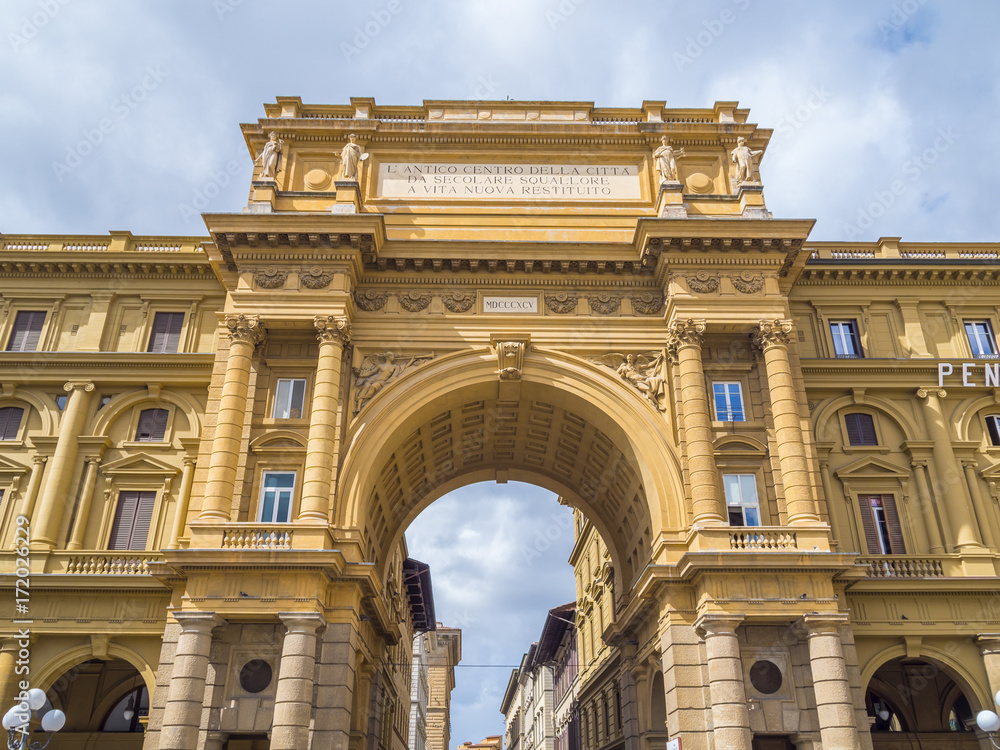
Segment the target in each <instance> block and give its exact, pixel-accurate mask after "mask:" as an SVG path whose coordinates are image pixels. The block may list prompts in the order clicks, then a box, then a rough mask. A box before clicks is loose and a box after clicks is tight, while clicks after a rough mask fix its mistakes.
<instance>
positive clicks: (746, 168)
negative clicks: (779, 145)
mask: <svg viewBox="0 0 1000 750" xmlns="http://www.w3.org/2000/svg"><path fill="white" fill-rule="evenodd" d="M763 153H764V152H763V151H753V150H751V149H750V147H749V146H747V139H746V138H744V137H742V136H740V137H739V138H737V139H736V148H734V149H733V150H732V153H731V154H730V159H731V160H732V162H733V163H734V164H735V165H736V175H735V176H734V177H733V185H734V186H739V185H740V184H741V183H744V182H754V171H755V165H754V158H755V157H758V156H760V155H761V154H763Z"/></svg>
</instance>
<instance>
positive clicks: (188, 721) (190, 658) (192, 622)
mask: <svg viewBox="0 0 1000 750" xmlns="http://www.w3.org/2000/svg"><path fill="white" fill-rule="evenodd" d="M173 617H174V619H175V620H176V621H177V622H178V623H179V624H180V626H181V634H180V637H179V638H178V639H177V651H176V653H175V655H174V663H173V668H172V669H171V672H170V683H169V685H168V686H167V702H166V706H165V708H164V711H163V725H162V726H161V728H160V744H159V750H192V748H194V747H195V746H196V745H197V744H198V731H199V729H200V727H201V712H202V706H203V704H204V701H205V678H206V677H207V676H208V657H209V651H210V650H211V647H212V630H213V629H214V628H217V627H218V626H219V625H222V624H223V623H224V622H225V620H223V619H222V618H221V617H219V616H218V615H217V614H215V613H214V612H175V613H174V615H173Z"/></svg>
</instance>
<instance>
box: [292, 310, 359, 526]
mask: <svg viewBox="0 0 1000 750" xmlns="http://www.w3.org/2000/svg"><path fill="white" fill-rule="evenodd" d="M313 324H314V325H315V326H316V338H318V339H319V360H318V361H317V363H316V383H315V385H314V386H313V398H312V410H311V412H310V415H309V442H308V443H307V446H306V468H305V472H304V474H303V477H302V506H301V510H300V511H299V520H300V521H301V520H312V521H322V522H324V523H325V522H327V520H328V515H329V507H330V494H331V493H332V492H333V490H334V486H333V482H334V465H335V464H334V462H335V460H336V457H337V450H336V449H337V414H338V412H339V409H340V367H341V360H342V358H343V354H344V346H346V345H347V342H348V341H350V340H351V326H350V324H349V323H348V322H347V318H335V317H333V316H332V315H326V316H322V315H321V316H317V317H316V319H315V320H314V321H313Z"/></svg>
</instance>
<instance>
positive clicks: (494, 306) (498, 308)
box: [483, 295, 538, 315]
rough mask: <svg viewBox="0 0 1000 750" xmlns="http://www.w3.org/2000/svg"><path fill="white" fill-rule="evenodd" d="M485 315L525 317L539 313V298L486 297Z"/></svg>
mask: <svg viewBox="0 0 1000 750" xmlns="http://www.w3.org/2000/svg"><path fill="white" fill-rule="evenodd" d="M483 312H484V313H506V314H508V315H519V314H520V315H523V314H525V313H528V314H537V313H538V297H499V296H494V295H486V296H484V297H483Z"/></svg>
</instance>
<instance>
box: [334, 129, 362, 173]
mask: <svg viewBox="0 0 1000 750" xmlns="http://www.w3.org/2000/svg"><path fill="white" fill-rule="evenodd" d="M357 137H358V136H357V135H355V134H354V133H351V134H350V135H349V136H347V143H346V144H345V145H344V147H343V148H342V149H341V150H340V179H342V180H353V181H355V182H357V179H358V166H359V165H360V163H361V162H362V161H364V160H365V159H367V158H368V154H366V153H362V152H361V146H359V145H358V144H357V143H355V141H356V140H357Z"/></svg>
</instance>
